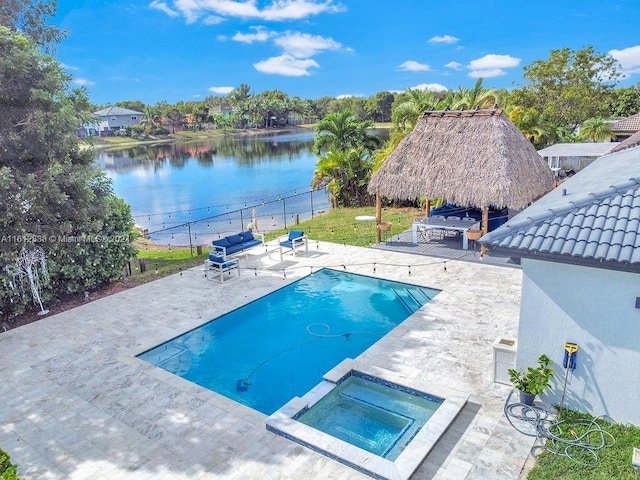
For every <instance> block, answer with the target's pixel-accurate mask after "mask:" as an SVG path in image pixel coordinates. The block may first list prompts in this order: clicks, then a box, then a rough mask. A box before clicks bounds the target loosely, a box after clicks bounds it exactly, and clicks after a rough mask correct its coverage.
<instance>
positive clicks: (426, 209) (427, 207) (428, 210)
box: [424, 198, 431, 218]
mask: <svg viewBox="0 0 640 480" xmlns="http://www.w3.org/2000/svg"><path fill="white" fill-rule="evenodd" d="M424 214H425V217H427V218H428V217H429V215H430V214H431V200H429V199H428V198H427V203H426V205H425V206H424Z"/></svg>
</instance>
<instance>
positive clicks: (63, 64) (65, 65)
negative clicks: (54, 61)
mask: <svg viewBox="0 0 640 480" xmlns="http://www.w3.org/2000/svg"><path fill="white" fill-rule="evenodd" d="M60 66H61V67H62V68H64V69H65V70H74V71H77V70H80V69H79V68H78V67H72V66H71V65H67V64H66V63H61V64H60Z"/></svg>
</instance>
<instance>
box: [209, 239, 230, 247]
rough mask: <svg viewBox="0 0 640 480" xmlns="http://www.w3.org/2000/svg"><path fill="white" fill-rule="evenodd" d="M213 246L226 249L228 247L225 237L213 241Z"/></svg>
mask: <svg viewBox="0 0 640 480" xmlns="http://www.w3.org/2000/svg"><path fill="white" fill-rule="evenodd" d="M213 244H214V245H215V246H217V247H228V246H229V245H230V243H229V240H227V237H224V238H220V239H218V240H214V241H213Z"/></svg>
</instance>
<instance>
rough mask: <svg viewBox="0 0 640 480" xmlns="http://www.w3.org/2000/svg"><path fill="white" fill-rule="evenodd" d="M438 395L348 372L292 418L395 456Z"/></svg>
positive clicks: (433, 407)
mask: <svg viewBox="0 0 640 480" xmlns="http://www.w3.org/2000/svg"><path fill="white" fill-rule="evenodd" d="M443 401H444V400H443V399H441V398H438V397H434V396H431V395H426V394H422V393H419V392H416V391H414V390H410V389H406V388H401V387H399V386H397V385H392V384H388V383H384V382H380V381H374V380H373V379H368V378H366V376H359V375H358V374H357V373H354V374H353V375H351V376H349V377H348V378H347V379H346V380H345V381H343V382H342V383H340V384H339V385H338V386H337V387H336V388H334V389H333V390H332V391H331V392H330V393H329V394H328V395H326V396H325V397H323V398H322V399H321V400H320V401H319V402H318V403H316V404H315V405H313V406H312V407H311V408H310V409H308V410H306V411H304V412H302V413H301V414H299V415H297V416H296V417H294V418H295V419H296V420H298V421H299V422H301V423H304V424H306V425H309V426H310V427H314V428H315V429H317V430H320V431H322V432H324V433H327V434H329V435H331V436H334V437H336V438H339V439H341V440H344V441H345V442H348V443H350V444H352V445H355V446H356V447H360V448H362V449H364V450H367V451H368V452H371V453H374V454H376V455H378V456H380V457H383V458H387V459H389V460H395V459H396V458H398V456H399V455H400V453H402V451H403V450H404V448H405V447H406V446H407V444H408V443H409V442H410V441H411V439H413V437H415V435H416V434H417V433H418V432H419V431H420V429H421V428H422V427H423V426H424V425H425V423H426V422H427V421H428V420H429V418H431V416H432V415H433V413H434V412H435V411H436V410H437V408H438V407H439V406H440V405H441V404H442V402H443Z"/></svg>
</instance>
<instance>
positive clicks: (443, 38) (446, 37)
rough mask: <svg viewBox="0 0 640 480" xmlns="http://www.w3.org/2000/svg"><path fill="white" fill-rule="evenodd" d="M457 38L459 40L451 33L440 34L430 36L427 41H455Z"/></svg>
mask: <svg viewBox="0 0 640 480" xmlns="http://www.w3.org/2000/svg"><path fill="white" fill-rule="evenodd" d="M459 40H460V39H459V38H456V37H453V36H451V35H442V36H435V37H431V38H430V39H429V40H427V41H428V42H429V43H456V42H457V41H459Z"/></svg>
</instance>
